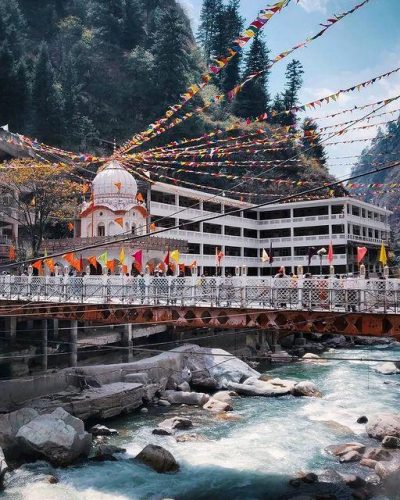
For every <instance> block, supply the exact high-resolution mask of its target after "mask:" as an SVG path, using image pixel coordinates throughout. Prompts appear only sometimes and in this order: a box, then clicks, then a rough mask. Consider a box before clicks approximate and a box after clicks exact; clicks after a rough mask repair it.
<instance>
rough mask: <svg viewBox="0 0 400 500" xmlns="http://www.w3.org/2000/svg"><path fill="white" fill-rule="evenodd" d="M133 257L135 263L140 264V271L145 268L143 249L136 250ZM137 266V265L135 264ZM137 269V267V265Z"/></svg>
mask: <svg viewBox="0 0 400 500" xmlns="http://www.w3.org/2000/svg"><path fill="white" fill-rule="evenodd" d="M132 257H133V258H134V259H135V263H136V264H137V265H138V266H140V269H138V271H139V272H140V271H141V270H142V268H143V250H138V251H137V252H135V253H134V254H133V255H132ZM135 267H136V266H135ZM136 269H137V267H136Z"/></svg>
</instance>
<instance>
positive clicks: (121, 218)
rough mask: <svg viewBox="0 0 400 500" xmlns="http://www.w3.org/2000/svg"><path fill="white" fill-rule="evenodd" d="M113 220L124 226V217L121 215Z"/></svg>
mask: <svg viewBox="0 0 400 500" xmlns="http://www.w3.org/2000/svg"><path fill="white" fill-rule="evenodd" d="M114 222H115V223H116V224H119V225H120V226H121V227H124V219H123V217H117V218H116V219H114Z"/></svg>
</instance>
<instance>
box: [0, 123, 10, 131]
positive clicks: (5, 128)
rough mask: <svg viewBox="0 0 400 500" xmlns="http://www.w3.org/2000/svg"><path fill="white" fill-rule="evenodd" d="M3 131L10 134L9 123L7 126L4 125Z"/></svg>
mask: <svg viewBox="0 0 400 500" xmlns="http://www.w3.org/2000/svg"><path fill="white" fill-rule="evenodd" d="M0 128H1V129H3V130H5V131H6V132H9V131H10V130H9V128H8V123H7V124H6V125H3V126H2V127H0Z"/></svg>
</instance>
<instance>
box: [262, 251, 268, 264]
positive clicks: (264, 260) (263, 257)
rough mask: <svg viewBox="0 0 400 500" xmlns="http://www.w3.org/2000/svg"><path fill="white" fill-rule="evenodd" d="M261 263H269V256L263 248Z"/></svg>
mask: <svg viewBox="0 0 400 500" xmlns="http://www.w3.org/2000/svg"><path fill="white" fill-rule="evenodd" d="M261 261H262V262H269V255H268V252H267V251H266V250H265V248H263V251H262V257H261Z"/></svg>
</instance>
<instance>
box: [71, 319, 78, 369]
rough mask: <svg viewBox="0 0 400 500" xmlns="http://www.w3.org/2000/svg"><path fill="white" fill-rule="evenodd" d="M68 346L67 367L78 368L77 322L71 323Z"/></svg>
mask: <svg viewBox="0 0 400 500" xmlns="http://www.w3.org/2000/svg"><path fill="white" fill-rule="evenodd" d="M69 338H70V346H69V349H70V351H69V353H70V354H69V365H70V366H72V367H75V366H78V321H76V320H73V321H71V327H70V335H69Z"/></svg>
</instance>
